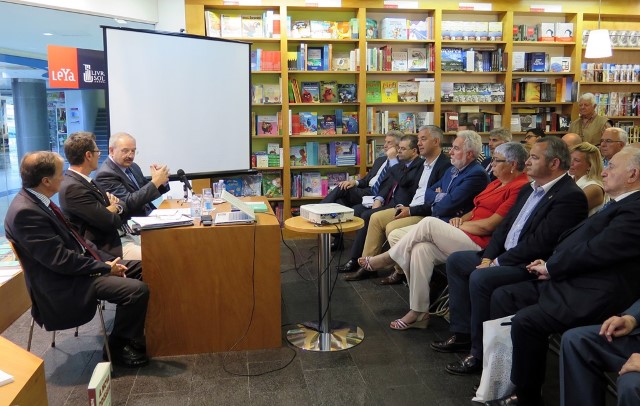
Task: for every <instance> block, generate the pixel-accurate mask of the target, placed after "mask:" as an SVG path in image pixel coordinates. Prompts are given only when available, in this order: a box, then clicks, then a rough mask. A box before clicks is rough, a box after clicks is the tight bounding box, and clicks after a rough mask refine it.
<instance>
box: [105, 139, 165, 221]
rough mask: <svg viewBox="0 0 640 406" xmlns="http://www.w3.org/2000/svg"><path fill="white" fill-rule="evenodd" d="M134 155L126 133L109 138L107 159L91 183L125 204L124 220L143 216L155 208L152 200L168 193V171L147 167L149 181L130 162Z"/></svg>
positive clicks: (138, 168)
mask: <svg viewBox="0 0 640 406" xmlns="http://www.w3.org/2000/svg"><path fill="white" fill-rule="evenodd" d="M136 153H137V149H136V140H135V139H134V138H133V137H132V136H131V135H129V134H127V133H117V134H114V135H112V136H111V138H110V139H109V159H107V160H105V161H104V162H103V163H102V166H100V169H98V172H97V173H96V177H95V181H96V183H98V184H99V185H100V186H102V188H103V189H104V190H106V191H107V192H110V193H113V194H114V195H115V196H116V197H118V198H119V199H120V200H122V201H123V202H124V203H125V206H126V207H127V209H128V213H129V215H128V217H127V218H130V217H131V216H147V215H149V213H151V211H153V210H154V209H155V206H154V205H153V203H151V202H152V201H153V200H155V199H157V198H158V197H160V196H161V195H162V194H164V193H166V192H168V191H169V183H168V182H169V168H167V167H166V165H157V164H154V165H151V168H150V169H151V182H149V181H148V180H147V179H145V177H144V175H143V174H142V170H141V169H140V167H139V166H138V164H136V163H135V162H133V160H134V158H135V156H136Z"/></svg>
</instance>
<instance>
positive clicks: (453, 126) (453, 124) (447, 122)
mask: <svg viewBox="0 0 640 406" xmlns="http://www.w3.org/2000/svg"><path fill="white" fill-rule="evenodd" d="M442 114H443V116H444V120H443V121H444V126H443V127H444V131H445V132H450V131H457V130H458V112H457V111H445V112H444V113H442Z"/></svg>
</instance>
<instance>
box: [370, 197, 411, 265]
mask: <svg viewBox="0 0 640 406" xmlns="http://www.w3.org/2000/svg"><path fill="white" fill-rule="evenodd" d="M395 214H396V209H394V208H391V209H386V210H381V211H378V212H375V213H373V214H372V215H371V218H370V219H369V228H368V229H367V238H366V239H365V240H364V249H363V250H362V256H363V257H368V256H374V255H378V254H380V251H381V250H382V245H383V244H384V241H385V240H386V238H387V236H388V235H389V233H391V232H392V231H393V230H395V229H396V228H400V227H406V226H410V225H412V224H416V223H418V222H419V221H420V220H422V217H420V216H409V217H405V218H401V219H398V220H395V219H394V217H395Z"/></svg>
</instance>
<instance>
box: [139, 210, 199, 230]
mask: <svg viewBox="0 0 640 406" xmlns="http://www.w3.org/2000/svg"><path fill="white" fill-rule="evenodd" d="M131 220H133V221H134V222H135V223H137V224H139V225H140V227H142V228H143V229H150V228H163V227H177V226H192V225H193V220H191V217H186V216H183V215H181V214H174V215H173V216H159V217H156V216H149V217H132V218H131Z"/></svg>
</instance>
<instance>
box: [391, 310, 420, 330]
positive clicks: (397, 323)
mask: <svg viewBox="0 0 640 406" xmlns="http://www.w3.org/2000/svg"><path fill="white" fill-rule="evenodd" d="M428 325H429V314H428V313H424V314H423V315H422V319H419V320H416V321H414V322H413V323H409V324H407V323H405V322H404V321H402V319H397V320H394V321H392V322H391V324H389V327H391V329H393V330H408V329H410V328H427V326H428Z"/></svg>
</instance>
